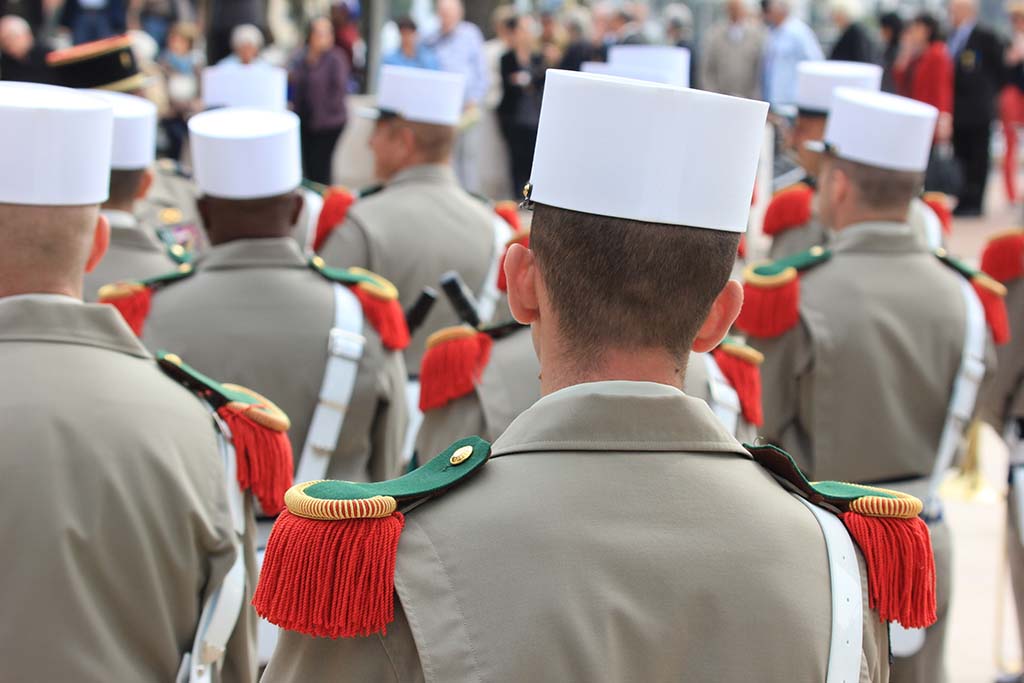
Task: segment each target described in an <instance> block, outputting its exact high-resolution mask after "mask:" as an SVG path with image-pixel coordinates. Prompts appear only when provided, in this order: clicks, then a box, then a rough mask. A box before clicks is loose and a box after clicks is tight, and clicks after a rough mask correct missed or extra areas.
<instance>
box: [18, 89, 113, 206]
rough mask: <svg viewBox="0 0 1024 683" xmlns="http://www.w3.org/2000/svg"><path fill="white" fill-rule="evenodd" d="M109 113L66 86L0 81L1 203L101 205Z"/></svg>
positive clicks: (108, 108) (106, 106)
mask: <svg viewBox="0 0 1024 683" xmlns="http://www.w3.org/2000/svg"><path fill="white" fill-rule="evenodd" d="M113 132H114V113H113V110H112V108H111V106H110V105H109V104H107V103H106V102H104V101H103V100H101V99H99V98H98V97H93V96H92V95H90V94H88V93H86V92H83V91H80V90H71V89H69V88H58V87H56V86H51V85H37V84H30V83H13V82H4V83H0V150H3V159H4V161H3V163H0V204H31V205H35V206H76V205H83V204H102V203H103V202H105V201H106V200H107V190H108V188H109V185H110V151H111V140H112V138H113Z"/></svg>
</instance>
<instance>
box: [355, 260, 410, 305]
mask: <svg viewBox="0 0 1024 683" xmlns="http://www.w3.org/2000/svg"><path fill="white" fill-rule="evenodd" d="M348 272H350V273H353V274H355V275H362V276H364V277H368V278H370V279H371V280H372V282H365V281H364V282H360V283H359V284H358V285H357V286H358V287H359V288H360V289H364V290H366V291H367V292H369V293H370V294H372V295H373V296H375V297H377V298H378V299H383V300H384V301H394V300H395V299H397V298H398V288H397V287H395V286H394V285H393V284H392V283H391V280H388V279H387V278H384V277H381V276H380V275H377V273H372V272H370V271H368V270H366V269H365V268H359V267H358V266H355V267H352V268H349V269H348Z"/></svg>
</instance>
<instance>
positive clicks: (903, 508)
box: [850, 485, 924, 519]
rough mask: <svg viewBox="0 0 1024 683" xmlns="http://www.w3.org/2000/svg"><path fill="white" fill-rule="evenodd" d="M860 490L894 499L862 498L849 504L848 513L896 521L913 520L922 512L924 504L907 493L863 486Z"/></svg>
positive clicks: (879, 497)
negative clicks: (886, 495)
mask: <svg viewBox="0 0 1024 683" xmlns="http://www.w3.org/2000/svg"><path fill="white" fill-rule="evenodd" d="M861 488H865V489H869V490H871V491H878V492H880V493H887V494H889V495H890V496H896V498H882V497H881V496H864V497H863V498H858V499H857V500H854V501H852V502H851V503H850V511H851V512H856V513H859V514H862V515H866V516H868V517H895V518H897V519H913V518H914V517H917V516H918V515H920V514H921V511H922V510H924V503H922V502H921V501H920V499H918V498H915V497H914V496H912V495H910V494H909V493H903V492H902V491H893V490H892V489H883V488H878V487H877V486H864V485H861Z"/></svg>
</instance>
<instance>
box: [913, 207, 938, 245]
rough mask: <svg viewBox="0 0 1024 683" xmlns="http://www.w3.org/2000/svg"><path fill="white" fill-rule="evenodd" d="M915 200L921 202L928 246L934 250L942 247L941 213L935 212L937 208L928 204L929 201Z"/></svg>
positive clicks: (922, 219)
mask: <svg viewBox="0 0 1024 683" xmlns="http://www.w3.org/2000/svg"><path fill="white" fill-rule="evenodd" d="M915 201H919V202H921V205H920V209H921V221H922V223H923V225H924V239H925V242H927V243H928V248H929V249H931V250H932V251H934V250H936V249H939V248H940V247H942V221H941V220H940V219H939V215H938V214H937V213H935V209H933V208H932V207H930V206H928V204H927V202H925V201H924V200H923V199H918V200H915Z"/></svg>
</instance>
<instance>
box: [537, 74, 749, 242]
mask: <svg viewBox="0 0 1024 683" xmlns="http://www.w3.org/2000/svg"><path fill="white" fill-rule="evenodd" d="M767 114H768V104H767V103H765V102H757V101H754V100H745V99H741V98H737V97H728V96H726V95H717V94H714V93H709V92H702V91H699V90H689V89H685V88H675V87H671V86H666V85H662V84H659V83H649V82H643V81H636V80H629V79H625V78H616V77H613V76H602V75H598V74H585V73H577V72H572V71H561V70H555V69H552V70H549V71H548V72H547V79H546V81H545V84H544V102H543V104H542V105H541V111H540V127H539V130H538V131H537V148H536V152H535V155H534V159H533V172H532V175H531V180H530V184H531V188H530V192H531V194H530V198H531V200H532V201H534V202H537V203H539V204H546V205H549V206H555V207H559V208H562V209H570V210H572V211H581V212H584V213H591V214H597V215H601V216H612V217H615V218H626V219H632V220H638V221H647V222H651V223H665V224H669V225H683V226H690V227H695V228H710V229H714V230H726V231H730V232H745V231H746V229H747V218H748V214H749V212H750V197H751V194H752V193H753V190H754V176H755V174H756V173H757V162H758V156H759V155H760V152H761V141H762V137H763V135H764V124H765V118H766V116H767Z"/></svg>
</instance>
